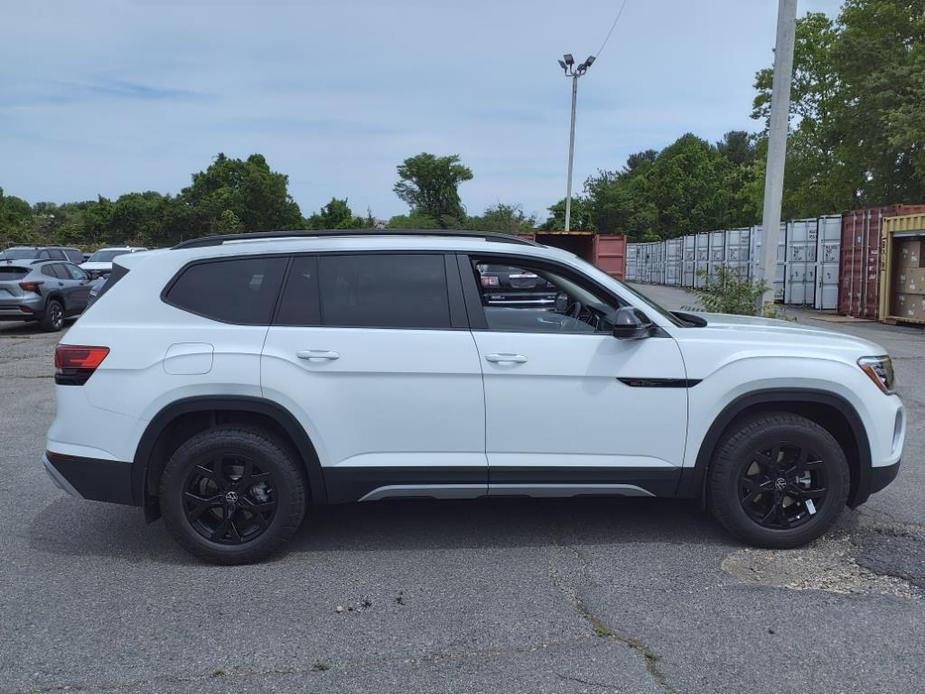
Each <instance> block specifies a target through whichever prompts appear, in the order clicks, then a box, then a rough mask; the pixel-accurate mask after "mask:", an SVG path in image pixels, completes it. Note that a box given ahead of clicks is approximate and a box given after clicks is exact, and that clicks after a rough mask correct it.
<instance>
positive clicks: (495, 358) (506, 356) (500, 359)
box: [485, 352, 527, 364]
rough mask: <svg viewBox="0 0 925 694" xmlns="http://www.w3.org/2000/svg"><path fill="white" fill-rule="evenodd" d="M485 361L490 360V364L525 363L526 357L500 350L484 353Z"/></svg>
mask: <svg viewBox="0 0 925 694" xmlns="http://www.w3.org/2000/svg"><path fill="white" fill-rule="evenodd" d="M485 361H490V362H491V363H492V364H526V363H527V358H526V357H525V356H524V355H523V354H510V353H508V352H500V353H498V354H486V355H485Z"/></svg>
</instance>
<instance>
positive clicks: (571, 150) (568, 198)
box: [565, 75, 578, 231]
mask: <svg viewBox="0 0 925 694" xmlns="http://www.w3.org/2000/svg"><path fill="white" fill-rule="evenodd" d="M577 101H578V75H572V127H571V129H570V130H569V135H568V184H567V185H566V187H565V230H566V231H568V230H569V225H570V224H571V223H572V162H574V160H575V104H576V103H577Z"/></svg>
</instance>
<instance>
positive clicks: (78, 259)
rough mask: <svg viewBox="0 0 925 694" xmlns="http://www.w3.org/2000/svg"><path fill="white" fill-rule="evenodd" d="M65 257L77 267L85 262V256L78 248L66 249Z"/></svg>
mask: <svg viewBox="0 0 925 694" xmlns="http://www.w3.org/2000/svg"><path fill="white" fill-rule="evenodd" d="M64 256H65V257H66V258H67V259H68V260H69V261H71V262H72V263H75V264H77V265H80V264H81V263H82V262H83V261H84V254H83V253H81V252H80V251H78V250H77V249H76V248H65V249H64Z"/></svg>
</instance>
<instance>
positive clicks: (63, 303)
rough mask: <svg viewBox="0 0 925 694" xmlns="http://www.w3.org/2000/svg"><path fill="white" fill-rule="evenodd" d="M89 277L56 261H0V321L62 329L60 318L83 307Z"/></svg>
mask: <svg viewBox="0 0 925 694" xmlns="http://www.w3.org/2000/svg"><path fill="white" fill-rule="evenodd" d="M90 286H91V281H90V276H89V275H88V274H87V273H86V272H84V271H83V270H81V269H80V268H79V267H77V266H76V265H74V263H68V262H64V261H60V260H22V261H17V260H5V261H4V262H0V320H2V321H11V320H12V321H27V322H37V323H38V324H39V325H40V326H41V328H42V330H46V331H49V332H54V331H58V330H61V328H63V327H64V319H65V318H68V317H70V316H76V315H78V314H80V313H82V312H83V310H84V309H85V308H86V307H87V301H88V299H89V297H90Z"/></svg>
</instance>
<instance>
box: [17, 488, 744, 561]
mask: <svg viewBox="0 0 925 694" xmlns="http://www.w3.org/2000/svg"><path fill="white" fill-rule="evenodd" d="M29 540H30V544H31V546H32V547H33V548H34V549H36V550H38V551H43V552H52V553H55V554H66V555H77V556H84V557H92V556H97V557H111V558H120V559H124V560H128V561H138V562H142V561H143V562H155V563H178V564H196V563H198V562H197V560H196V559H194V558H192V557H191V556H190V555H188V554H187V553H186V552H184V551H183V550H181V549H180V548H179V547H178V546H177V545H176V544H175V543H174V542H173V541H172V540H171V538H170V536H169V535H168V534H167V531H166V529H165V528H164V524H163V523H162V522H160V521H158V522H157V523H154V524H151V525H148V524H146V523H145V521H144V518H143V517H142V513H141V511H140V510H139V509H137V508H131V507H125V506H114V505H109V504H92V503H88V502H86V501H81V500H79V499H72V498H69V497H61V498H59V499H57V500H56V501H54V502H53V503H51V504H49V505H48V506H47V507H46V508H45V509H44V510H43V511H42V512H40V513H39V514H38V515H37V516H36V517H35V518H34V519H33V522H32V524H31V527H30V529H29ZM644 542H659V543H665V542H668V543H708V544H711V545H715V544H722V545H729V544H733V543H732V541H731V540H730V539H729V538H728V536H726V535H725V534H723V533H722V532H721V530H720V529H719V527H718V526H717V525H716V524H715V523H714V522H713V521H712V520H711V519H710V518H709V516H708V515H707V514H706V513H704V512H703V511H702V510H701V509H700V508H699V506H698V505H697V504H696V503H695V502H691V501H678V500H668V499H664V500H662V499H627V498H623V499H620V498H616V499H605V498H577V499H523V498H509V499H480V500H475V501H432V500H420V501H386V502H374V503H368V504H346V505H341V506H322V507H317V508H313V509H311V510H310V511H309V513H308V515H307V517H306V520H305V523H304V524H303V526H302V528H301V529H300V530H299V532H298V534H297V535H296V537H295V538H293V540H292V542H291V543H290V545H289V550H288V553H287V555H285V556H288V557H289V558H290V559H291V558H292V557H294V556H304V555H306V554H309V555H310V554H313V553H316V552H317V553H322V552H330V551H348V552H383V551H384V552H388V551H393V550H431V549H458V548H468V549H471V548H476V549H478V548H497V547H531V546H537V547H540V546H549V545H553V544H568V543H576V544H584V545H597V544H608V545H609V544H625V543H644ZM283 560H284V558H283Z"/></svg>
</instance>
